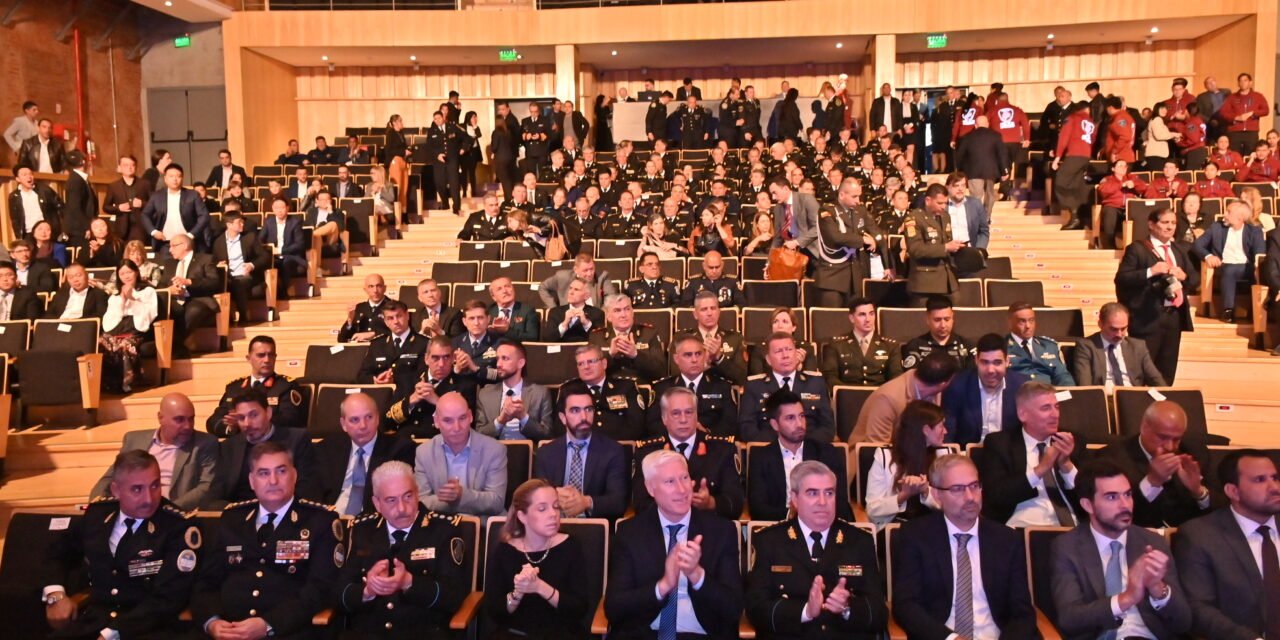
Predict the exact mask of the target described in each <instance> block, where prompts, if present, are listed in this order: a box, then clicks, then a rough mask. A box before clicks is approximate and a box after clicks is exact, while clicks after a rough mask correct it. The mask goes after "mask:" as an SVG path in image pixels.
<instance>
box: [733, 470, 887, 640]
mask: <svg viewBox="0 0 1280 640" xmlns="http://www.w3.org/2000/svg"><path fill="white" fill-rule="evenodd" d="M788 484H790V491H789V492H788V495H789V496H790V498H791V503H792V504H793V505H795V510H796V517H794V518H792V519H790V520H784V521H782V522H779V523H778V524H775V525H773V526H770V527H766V528H764V529H761V530H760V531H757V532H755V533H754V534H753V535H752V545H753V546H754V547H755V561H754V563H753V564H752V565H751V573H749V574H748V575H747V584H746V592H745V594H744V595H745V596H746V612H747V617H748V618H749V619H750V620H751V623H752V624H753V625H754V626H755V628H756V633H757V634H759V636H760V637H761V638H762V639H764V640H799V639H801V638H805V639H806V640H810V639H811V640H836V639H837V638H838V639H840V640H849V639H854V640H873V639H875V638H879V637H881V633H882V632H883V631H884V628H885V626H886V625H887V624H888V620H889V612H888V607H887V606H886V604H885V594H884V588H883V587H882V586H881V582H880V571H879V569H878V568H877V556H876V547H875V540H874V539H873V538H872V537H871V535H870V534H868V533H867V532H865V531H862V530H861V529H859V528H857V527H855V526H854V525H853V524H852V523H849V522H846V521H844V520H841V519H839V518H837V517H836V505H835V502H836V496H837V495H838V494H837V491H836V476H835V474H834V473H832V471H831V469H829V468H828V467H827V466H826V465H824V464H822V463H821V462H818V461H817V460H806V461H804V462H801V463H799V464H797V465H796V466H795V468H794V469H792V470H791V474H790V477H789V478H788Z"/></svg>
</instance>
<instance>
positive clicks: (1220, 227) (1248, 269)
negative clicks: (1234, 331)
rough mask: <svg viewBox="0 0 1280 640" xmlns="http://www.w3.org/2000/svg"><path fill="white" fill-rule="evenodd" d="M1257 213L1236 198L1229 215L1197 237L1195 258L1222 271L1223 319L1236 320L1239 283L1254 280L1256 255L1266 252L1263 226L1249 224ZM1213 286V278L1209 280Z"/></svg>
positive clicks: (1219, 301) (1219, 287)
mask: <svg viewBox="0 0 1280 640" xmlns="http://www.w3.org/2000/svg"><path fill="white" fill-rule="evenodd" d="M1252 217H1253V211H1252V208H1251V207H1250V206H1249V203H1247V202H1245V201H1244V200H1232V201H1231V202H1230V203H1229V204H1228V205H1227V212H1226V215H1225V216H1224V217H1223V219H1222V221H1221V222H1215V223H1214V224H1213V225H1212V226H1210V227H1209V228H1208V229H1207V230H1206V231H1205V232H1204V235H1202V236H1200V237H1199V238H1197V239H1196V244H1195V248H1194V249H1192V251H1191V255H1192V257H1193V258H1198V259H1201V260H1204V263H1205V264H1206V265H1208V266H1210V267H1213V268H1214V269H1215V270H1216V272H1217V275H1218V304H1219V305H1221V306H1222V321H1223V322H1235V321H1236V285H1237V284H1242V285H1248V284H1252V283H1253V265H1254V258H1255V257H1256V256H1258V255H1259V254H1263V253H1266V251H1267V246H1266V241H1265V240H1263V237H1262V227H1259V226H1255V225H1252V224H1245V223H1246V222H1248V221H1249V219H1250V218H1252ZM1205 284H1206V285H1209V286H1212V284H1213V283H1212V282H1206V283H1205Z"/></svg>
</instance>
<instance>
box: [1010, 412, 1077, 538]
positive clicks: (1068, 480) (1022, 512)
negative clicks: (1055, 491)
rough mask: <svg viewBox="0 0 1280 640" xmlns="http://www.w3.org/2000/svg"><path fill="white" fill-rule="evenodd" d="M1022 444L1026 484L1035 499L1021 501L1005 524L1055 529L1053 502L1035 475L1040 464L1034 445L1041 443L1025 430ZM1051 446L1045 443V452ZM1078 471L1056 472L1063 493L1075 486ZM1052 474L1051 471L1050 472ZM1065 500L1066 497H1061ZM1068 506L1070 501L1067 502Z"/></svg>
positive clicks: (1055, 519) (1055, 513)
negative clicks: (1031, 490) (1032, 491)
mask: <svg viewBox="0 0 1280 640" xmlns="http://www.w3.org/2000/svg"><path fill="white" fill-rule="evenodd" d="M1022 442H1023V445H1024V446H1025V447H1026V453H1027V482H1029V483H1030V484H1031V488H1032V489H1035V490H1036V497H1034V498H1031V499H1028V500H1023V501H1022V502H1019V503H1018V506H1017V507H1016V508H1014V510H1013V516H1012V517H1010V518H1009V522H1008V523H1006V524H1008V525H1009V526H1010V527H1044V526H1049V527H1056V526H1058V514H1057V512H1056V511H1054V509H1053V502H1052V501H1051V500H1049V493H1048V491H1046V490H1045V488H1044V478H1042V477H1040V476H1039V475H1036V465H1039V464H1040V452H1039V451H1037V450H1036V445H1038V444H1040V442H1041V441H1039V440H1035V439H1033V438H1032V437H1031V435H1030V434H1028V433H1027V430H1026V429H1023V430H1022ZM1052 446H1053V445H1051V444H1048V442H1047V441H1046V442H1045V451H1048V449H1049V447H1052ZM1079 471H1080V470H1079V469H1078V468H1075V467H1074V466H1073V467H1072V469H1071V471H1070V472H1069V473H1067V472H1061V471H1059V472H1058V476H1059V477H1060V478H1062V483H1061V487H1060V488H1061V489H1062V491H1063V492H1065V491H1067V490H1069V489H1071V488H1073V487H1075V486H1076V473H1078V472H1079ZM1050 473H1052V471H1050ZM1062 497H1063V500H1066V495H1065V493H1064V495H1063V496H1062ZM1067 502H1068V504H1070V501H1067Z"/></svg>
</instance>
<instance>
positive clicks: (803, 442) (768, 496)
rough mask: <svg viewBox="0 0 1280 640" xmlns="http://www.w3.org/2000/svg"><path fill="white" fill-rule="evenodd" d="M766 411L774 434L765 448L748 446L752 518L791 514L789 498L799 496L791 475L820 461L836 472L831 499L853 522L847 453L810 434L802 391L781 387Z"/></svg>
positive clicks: (781, 517)
mask: <svg viewBox="0 0 1280 640" xmlns="http://www.w3.org/2000/svg"><path fill="white" fill-rule="evenodd" d="M764 414H765V416H766V417H767V418H768V421H769V426H770V427H772V428H773V432H774V435H775V438H774V440H773V441H771V442H769V443H768V444H766V445H764V446H763V447H751V448H750V449H747V455H748V456H749V458H750V463H749V464H748V465H747V504H748V505H749V507H750V511H751V518H752V519H753V520H784V519H786V517H787V504H788V502H787V500H788V497H790V499H791V500H792V501H794V500H795V495H796V494H798V493H799V488H798V487H795V486H792V484H791V474H792V473H793V472H794V470H795V468H796V466H797V465H799V464H800V463H802V462H804V461H808V460H815V461H818V462H821V463H823V464H825V465H826V466H827V467H828V468H829V469H831V472H832V473H833V474H835V476H836V485H835V486H836V494H835V500H834V501H833V502H832V504H831V507H832V509H833V511H834V513H835V515H836V516H838V517H840V518H842V519H844V520H848V521H850V522H852V521H853V512H852V510H851V509H850V507H849V495H848V489H847V487H848V486H849V483H848V481H847V479H846V478H847V474H846V471H845V466H846V465H845V461H844V454H843V453H840V450H838V449H836V448H835V447H833V446H831V445H830V444H828V443H825V442H819V441H817V440H815V439H813V438H810V437H808V436H809V423H808V419H807V417H806V416H805V407H804V403H803V402H802V401H801V399H800V396H799V395H797V394H796V393H795V392H793V391H785V390H783V391H778V392H776V393H774V394H773V395H770V396H769V398H768V399H767V400H765V403H764Z"/></svg>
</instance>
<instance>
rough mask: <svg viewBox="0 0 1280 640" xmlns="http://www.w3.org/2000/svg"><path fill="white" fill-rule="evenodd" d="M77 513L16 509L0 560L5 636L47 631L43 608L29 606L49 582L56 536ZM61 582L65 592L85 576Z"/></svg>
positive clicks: (78, 588)
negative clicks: (50, 560) (69, 582)
mask: <svg viewBox="0 0 1280 640" xmlns="http://www.w3.org/2000/svg"><path fill="white" fill-rule="evenodd" d="M81 517H83V516H81V515H80V514H79V513H75V514H72V513H28V512H16V513H14V514H13V516H12V518H11V519H10V520H9V528H8V530H7V532H6V533H5V545H4V556H3V559H2V560H0V607H3V608H4V612H5V623H4V626H5V634H4V635H5V636H6V637H10V638H43V637H45V635H47V634H48V632H49V626H48V623H47V622H46V621H45V616H44V608H43V607H40V606H32V603H34V602H36V598H38V597H40V595H41V589H43V587H44V586H45V583H47V582H48V571H47V562H48V560H47V558H48V556H49V553H50V551H51V550H52V547H53V545H54V543H55V542H57V541H58V539H59V536H60V535H63V534H65V533H66V531H67V530H68V529H69V528H70V526H71V523H72V522H73V521H74V520H78V519H80V518H81ZM73 578H74V580H73V581H72V584H67V585H63V586H64V587H65V588H66V589H67V592H68V593H76V592H79V591H81V590H83V589H84V588H85V587H86V586H87V579H86V577H85V576H73Z"/></svg>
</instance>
